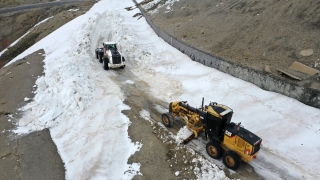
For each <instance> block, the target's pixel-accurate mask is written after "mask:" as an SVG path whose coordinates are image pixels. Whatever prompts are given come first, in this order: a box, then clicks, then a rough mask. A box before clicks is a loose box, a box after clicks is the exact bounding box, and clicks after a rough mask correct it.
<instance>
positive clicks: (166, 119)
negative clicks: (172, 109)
mask: <svg viewBox="0 0 320 180" xmlns="http://www.w3.org/2000/svg"><path fill="white" fill-rule="evenodd" d="M162 123H163V124H164V125H165V126H167V127H171V126H172V125H173V118H172V116H171V114H170V113H163V114H162Z"/></svg>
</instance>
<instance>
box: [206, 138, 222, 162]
mask: <svg viewBox="0 0 320 180" xmlns="http://www.w3.org/2000/svg"><path fill="white" fill-rule="evenodd" d="M206 150H207V153H208V155H209V156H210V157H212V158H214V159H218V158H220V157H221V155H222V148H221V146H220V144H218V143H217V142H211V141H210V142H208V143H207V145H206Z"/></svg>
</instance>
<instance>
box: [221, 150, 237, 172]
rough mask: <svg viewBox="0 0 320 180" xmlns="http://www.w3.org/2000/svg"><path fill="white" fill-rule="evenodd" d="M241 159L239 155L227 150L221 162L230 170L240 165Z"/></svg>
mask: <svg viewBox="0 0 320 180" xmlns="http://www.w3.org/2000/svg"><path fill="white" fill-rule="evenodd" d="M240 163H241V159H240V157H239V155H238V154H237V153H235V152H232V151H227V152H226V153H224V155H223V164H224V165H225V166H227V167H228V168H230V169H232V170H236V169H238V168H239V167H240Z"/></svg>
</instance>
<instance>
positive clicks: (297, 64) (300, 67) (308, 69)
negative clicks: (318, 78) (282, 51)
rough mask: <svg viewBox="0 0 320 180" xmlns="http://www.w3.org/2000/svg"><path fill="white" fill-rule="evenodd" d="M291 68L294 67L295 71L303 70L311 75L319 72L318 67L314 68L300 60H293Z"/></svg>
mask: <svg viewBox="0 0 320 180" xmlns="http://www.w3.org/2000/svg"><path fill="white" fill-rule="evenodd" d="M289 69H292V70H294V71H299V72H302V73H305V74H309V75H316V74H317V73H319V71H318V70H316V69H313V68H311V67H309V66H307V65H304V64H302V63H300V62H297V61H295V62H293V63H292V64H291V66H290V67H289Z"/></svg>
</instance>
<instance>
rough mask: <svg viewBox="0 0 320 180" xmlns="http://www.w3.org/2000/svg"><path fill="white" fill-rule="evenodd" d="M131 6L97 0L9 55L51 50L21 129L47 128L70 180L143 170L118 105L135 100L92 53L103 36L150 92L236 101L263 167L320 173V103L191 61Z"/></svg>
mask: <svg viewBox="0 0 320 180" xmlns="http://www.w3.org/2000/svg"><path fill="white" fill-rule="evenodd" d="M168 2H170V3H172V2H171V1H168ZM133 5H134V4H133V2H132V1H131V0H122V1H119V0H101V1H99V2H97V3H96V4H95V5H94V6H93V7H92V9H91V10H90V11H88V12H87V13H86V14H84V15H82V16H80V17H78V18H76V19H74V20H73V21H71V22H69V23H68V24H66V25H64V26H62V27H61V28H60V29H58V30H56V31H55V32H53V33H52V34H50V35H48V36H47V37H46V38H44V39H42V40H41V41H39V42H38V43H37V44H35V45H34V46H32V47H30V48H29V49H28V50H26V51H25V52H24V53H22V54H21V55H19V56H18V57H16V58H15V59H14V60H13V61H15V60H17V59H20V58H23V57H24V56H26V55H28V54H30V53H33V52H34V51H36V50H38V49H42V48H43V49H44V50H45V52H46V57H45V60H44V61H45V76H43V77H39V79H38V80H37V82H36V85H37V87H38V89H37V91H36V96H35V98H34V101H33V102H31V103H29V104H28V105H27V106H26V107H24V108H23V109H24V110H25V111H26V115H25V116H24V117H23V118H22V119H21V121H20V123H19V126H20V127H19V128H18V129H17V130H16V132H17V133H27V132H31V131H35V130H41V129H44V128H49V129H50V133H51V136H52V139H53V141H54V142H55V144H56V145H57V148H58V151H59V154H60V155H61V158H62V160H63V162H64V163H65V168H66V178H67V179H88V178H92V179H131V178H132V177H133V176H134V175H135V174H137V173H140V172H139V168H140V166H141V164H139V162H137V163H133V164H127V160H128V158H129V157H130V156H131V155H132V154H134V153H135V152H136V151H139V149H140V148H141V146H143V144H141V143H139V142H132V141H131V139H130V138H129V135H128V132H127V129H128V126H129V125H130V119H128V117H126V116H125V115H123V114H122V113H121V111H122V110H125V109H130V107H129V106H127V105H126V104H124V103H123V101H124V99H125V98H126V97H125V96H124V95H123V93H122V92H121V89H120V88H119V86H118V85H117V83H115V82H113V81H112V80H111V79H110V78H109V77H111V76H113V75H114V72H113V71H112V70H110V71H104V70H103V69H102V67H101V64H99V63H98V61H97V60H96V59H95V57H94V49H95V48H96V47H98V45H100V44H101V42H102V41H108V40H112V41H116V42H119V44H120V45H121V47H122V51H123V53H124V54H125V56H126V60H127V67H126V70H127V71H131V72H132V73H134V74H135V75H136V76H137V77H140V78H141V80H143V81H145V82H147V83H148V84H149V86H150V88H151V93H152V95H153V96H154V97H156V98H159V99H163V100H165V101H167V102H168V103H169V102H171V101H178V100H187V101H188V102H189V104H190V105H192V106H200V104H201V99H202V97H204V98H205V104H208V103H209V102H210V101H214V102H218V103H221V104H225V105H228V106H229V107H231V108H232V109H233V110H234V112H235V114H234V116H233V121H234V122H241V124H242V125H243V126H244V127H245V128H247V129H249V130H251V131H252V132H254V133H255V134H257V135H258V136H260V137H261V138H262V139H263V148H262V150H261V152H260V154H259V155H258V158H257V159H256V160H254V161H252V162H250V164H251V165H252V166H253V167H254V169H255V171H256V172H257V173H258V174H259V175H261V176H262V177H264V178H265V179H286V178H287V179H320V173H319V172H320V165H319V162H320V121H319V119H320V110H319V109H316V108H313V107H309V106H306V105H304V104H302V103H300V102H298V101H296V100H295V99H291V98H288V97H285V96H283V95H280V94H277V93H273V92H268V91H264V90H262V89H260V88H258V87H256V86H255V85H253V84H250V83H247V82H244V81H242V80H240V79H237V78H234V77H232V76H230V75H228V74H225V73H222V72H219V71H217V70H216V69H212V68H209V67H206V66H203V65H202V64H199V63H196V62H194V61H192V60H190V59H189V58H188V57H187V56H186V55H184V54H182V53H181V52H179V51H178V50H176V49H174V48H172V47H171V46H170V45H168V44H166V43H165V42H164V41H163V40H162V39H160V38H159V37H158V36H157V35H156V34H155V33H154V32H153V31H152V29H151V28H150V27H149V26H148V24H147V23H146V21H145V19H144V18H140V19H138V18H137V17H136V18H134V17H133V15H135V14H136V13H138V9H134V10H132V11H127V10H125V9H124V8H125V7H129V6H133ZM169 5H170V4H169ZM13 61H11V62H13ZM11 62H10V63H11ZM10 63H9V64H10ZM99 77H100V78H99ZM101 77H104V78H101ZM130 83H134V82H131V81H130ZM210 161H211V159H210ZM212 172H214V171H212ZM219 173H221V172H219ZM216 177H222V178H224V176H221V175H220V176H216ZM201 178H203V179H205V178H204V177H202V176H201V175H200V176H199V179H201Z"/></svg>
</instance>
